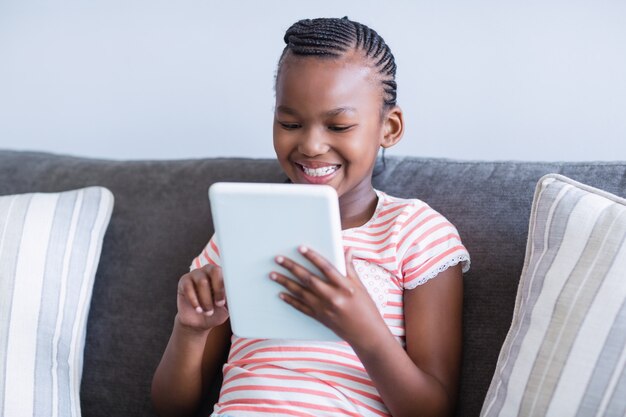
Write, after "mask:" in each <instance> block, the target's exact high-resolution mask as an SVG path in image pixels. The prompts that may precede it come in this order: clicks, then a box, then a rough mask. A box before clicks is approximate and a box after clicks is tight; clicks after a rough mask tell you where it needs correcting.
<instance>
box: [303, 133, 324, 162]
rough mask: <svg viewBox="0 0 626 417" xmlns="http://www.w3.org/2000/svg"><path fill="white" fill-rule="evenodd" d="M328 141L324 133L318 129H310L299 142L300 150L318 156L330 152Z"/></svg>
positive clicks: (304, 153)
mask: <svg viewBox="0 0 626 417" xmlns="http://www.w3.org/2000/svg"><path fill="white" fill-rule="evenodd" d="M328 148H329V146H328V143H327V141H326V138H325V137H324V135H323V134H322V133H320V132H317V131H308V132H306V133H305V134H303V135H302V137H301V138H300V142H299V143H298V151H299V152H300V153H301V154H303V155H306V156H309V157H311V156H317V155H322V154H324V153H326V152H328Z"/></svg>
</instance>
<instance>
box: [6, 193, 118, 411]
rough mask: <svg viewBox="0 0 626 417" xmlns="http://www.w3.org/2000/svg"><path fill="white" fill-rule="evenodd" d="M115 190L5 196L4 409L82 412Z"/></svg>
mask: <svg viewBox="0 0 626 417" xmlns="http://www.w3.org/2000/svg"><path fill="white" fill-rule="evenodd" d="M112 208H113V195H112V194H111V192H110V191H108V190H107V189H105V188H102V187H89V188H84V189H79V190H72V191H67V192H61V193H31V194H18V195H9V196H3V197H0V317H1V320H0V415H5V416H14V417H20V416H33V415H41V416H44V415H46V416H51V415H59V416H80V400H79V395H78V393H79V389H80V384H81V377H82V365H83V347H84V343H85V332H86V327H87V313H88V311H89V305H90V300H91V294H92V287H93V282H94V277H95V274H96V268H97V265H98V260H99V258H100V251H101V247H102V241H103V237H104V233H105V230H106V228H107V226H108V223H109V219H110V217H111V211H112Z"/></svg>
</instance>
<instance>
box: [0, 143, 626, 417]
mask: <svg viewBox="0 0 626 417" xmlns="http://www.w3.org/2000/svg"><path fill="white" fill-rule="evenodd" d="M379 168H381V169H382V168H383V167H382V164H379ZM550 172H557V173H561V174H563V175H566V176H569V177H571V178H573V179H575V180H577V181H580V182H584V183H587V184H589V185H592V186H596V187H599V188H602V189H604V190H607V191H609V192H612V193H615V194H618V195H620V196H623V197H624V196H626V162H614V163H568V162H559V163H537V162H492V161H457V160H444V159H428V158H415V157H405V158H402V157H387V158H386V161H385V166H384V169H382V171H381V172H380V173H379V174H378V175H377V176H376V177H375V179H374V183H375V186H376V187H377V188H379V189H381V190H383V191H386V192H388V193H390V194H392V195H397V196H400V197H418V198H421V199H423V200H425V201H426V202H428V203H429V204H430V205H431V206H433V207H434V208H435V209H437V210H439V211H440V212H442V213H443V214H444V215H446V216H447V217H448V218H449V219H450V220H451V221H452V222H453V223H454V224H455V225H456V226H457V228H458V229H459V232H460V234H461V237H462V238H463V241H464V243H465V245H466V246H467V248H468V250H469V251H470V254H471V256H472V268H471V271H470V272H469V273H467V274H466V275H465V278H464V279H465V311H464V322H465V326H464V355H463V370H462V383H461V392H460V399H459V403H458V409H457V412H456V415H457V416H464V417H471V416H477V415H478V414H479V412H480V408H481V405H482V402H483V399H484V397H485V394H486V392H487V389H488V387H489V382H490V380H491V376H492V373H493V370H494V368H495V364H496V361H497V357H498V353H499V349H500V346H501V344H502V342H503V340H504V338H505V336H506V333H507V330H508V328H509V325H510V320H511V316H512V312H513V307H514V302H515V294H516V290H517V284H518V279H519V276H520V272H521V269H522V263H523V259H524V252H525V245H526V236H527V232H528V218H529V214H530V207H531V201H532V196H533V191H534V187H535V184H536V182H537V180H538V179H539V178H540V177H541V176H542V175H544V174H546V173H550ZM284 180H285V177H284V176H283V174H282V173H281V170H280V168H279V167H278V165H277V164H276V163H275V162H274V161H272V160H269V159H267V160H266V159H234V158H229V159H224V158H215V159H196V160H174V161H115V160H98V159H88V158H78V157H70V156H63V155H54V154H47V153H35V152H16V151H0V195H6V194H14V193H26V192H33V191H40V192H53V191H63V190H68V189H73V188H79V187H84V186H87V185H102V186H105V187H107V188H109V189H110V190H111V191H112V192H113V194H114V196H115V207H114V210H113V216H112V218H111V222H110V225H109V227H108V230H107V233H106V236H105V239H104V243H103V248H102V255H101V258H100V264H99V268H98V272H97V275H96V281H95V285H94V289H93V297H92V303H91V309H90V313H89V320H88V327H87V340H86V346H85V352H84V370H83V379H82V385H81V405H82V410H83V415H84V416H87V417H96V416H107V417H116V416H151V415H153V411H152V409H151V404H150V383H151V378H152V374H153V371H154V369H155V367H156V366H157V363H158V361H159V359H160V357H161V354H162V352H163V349H164V347H165V344H166V343H167V340H168V337H169V334H170V330H171V326H172V323H173V318H174V315H175V312H176V305H175V298H176V297H175V295H176V284H177V279H178V278H179V276H180V275H181V274H183V273H184V272H185V271H187V269H188V265H189V262H190V260H191V259H192V258H193V257H194V256H195V255H196V254H197V253H198V252H199V251H200V250H201V249H202V248H203V246H204V244H205V243H206V242H207V240H208V238H209V236H210V235H211V233H212V224H211V219H210V212H209V205H208V201H207V188H208V186H209V185H210V184H211V183H213V182H216V181H253V182H282V181H284ZM210 401H211V398H208V400H207V404H206V407H205V410H202V411H201V412H200V413H199V415H208V414H207V411H206V409H208V408H209V407H210Z"/></svg>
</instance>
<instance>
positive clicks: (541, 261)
mask: <svg viewBox="0 0 626 417" xmlns="http://www.w3.org/2000/svg"><path fill="white" fill-rule="evenodd" d="M625 347H626V200H624V199H622V198H619V197H617V196H614V195H612V194H609V193H606V192H603V191H601V190H597V189H595V188H592V187H588V186H585V185H583V184H580V183H577V182H575V181H572V180H571V179H568V178H566V177H563V176H560V175H555V174H551V175H547V176H545V177H543V178H542V179H541V180H540V181H539V184H538V185H537V189H536V191H535V198H534V202H533V206H532V211H531V217H530V228H529V237H528V244H527V248H526V259H525V261H524V268H523V270H522V276H521V279H520V285H519V289H518V293H517V300H516V303H515V311H514V315H513V322H512V324H511V328H510V329H509V333H508V335H507V337H506V340H505V342H504V345H503V346H502V349H501V351H500V357H499V358H498V363H497V367H496V372H495V375H494V377H493V380H492V382H491V386H490V387H489V391H488V393H487V397H486V399H485V402H484V404H483V409H482V413H481V416H485V417H487V416H488V417H493V416H559V417H562V416H580V417H582V416H597V415H606V416H623V415H625V413H626V368H625V362H626V349H625Z"/></svg>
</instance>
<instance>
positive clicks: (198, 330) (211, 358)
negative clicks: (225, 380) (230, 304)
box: [152, 265, 231, 416]
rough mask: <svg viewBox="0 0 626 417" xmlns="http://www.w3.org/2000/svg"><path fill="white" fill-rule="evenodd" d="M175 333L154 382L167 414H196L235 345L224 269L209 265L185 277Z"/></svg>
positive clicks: (158, 406)
mask: <svg viewBox="0 0 626 417" xmlns="http://www.w3.org/2000/svg"><path fill="white" fill-rule="evenodd" d="M177 307H178V313H177V314H176V319H175V320H174V328H173V330H172V335H171V336H170V340H169V342H168V344H167V347H166V348H165V352H164V353H163V357H162V358H161V362H160V363H159V366H158V367H157V370H156V371H155V374H154V377H153V379H152V404H153V405H154V409H155V411H156V412H157V413H158V414H159V415H161V416H185V415H191V414H193V413H194V412H195V411H196V410H197V409H198V407H199V406H200V404H201V402H202V398H203V397H204V395H205V393H206V392H207V391H208V390H209V387H210V384H211V383H213V382H214V381H215V380H216V376H217V375H218V372H219V371H220V367H221V365H222V364H223V361H224V357H225V353H226V350H227V349H228V346H229V342H230V334H231V330H230V323H229V321H228V320H227V319H228V310H227V309H226V306H225V297H224V291H223V281H222V273H221V269H220V268H219V267H216V266H211V265H206V266H204V267H202V268H198V269H196V270H194V271H191V272H189V273H187V274H185V275H183V276H182V277H181V278H180V280H179V284H178V299H177Z"/></svg>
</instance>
